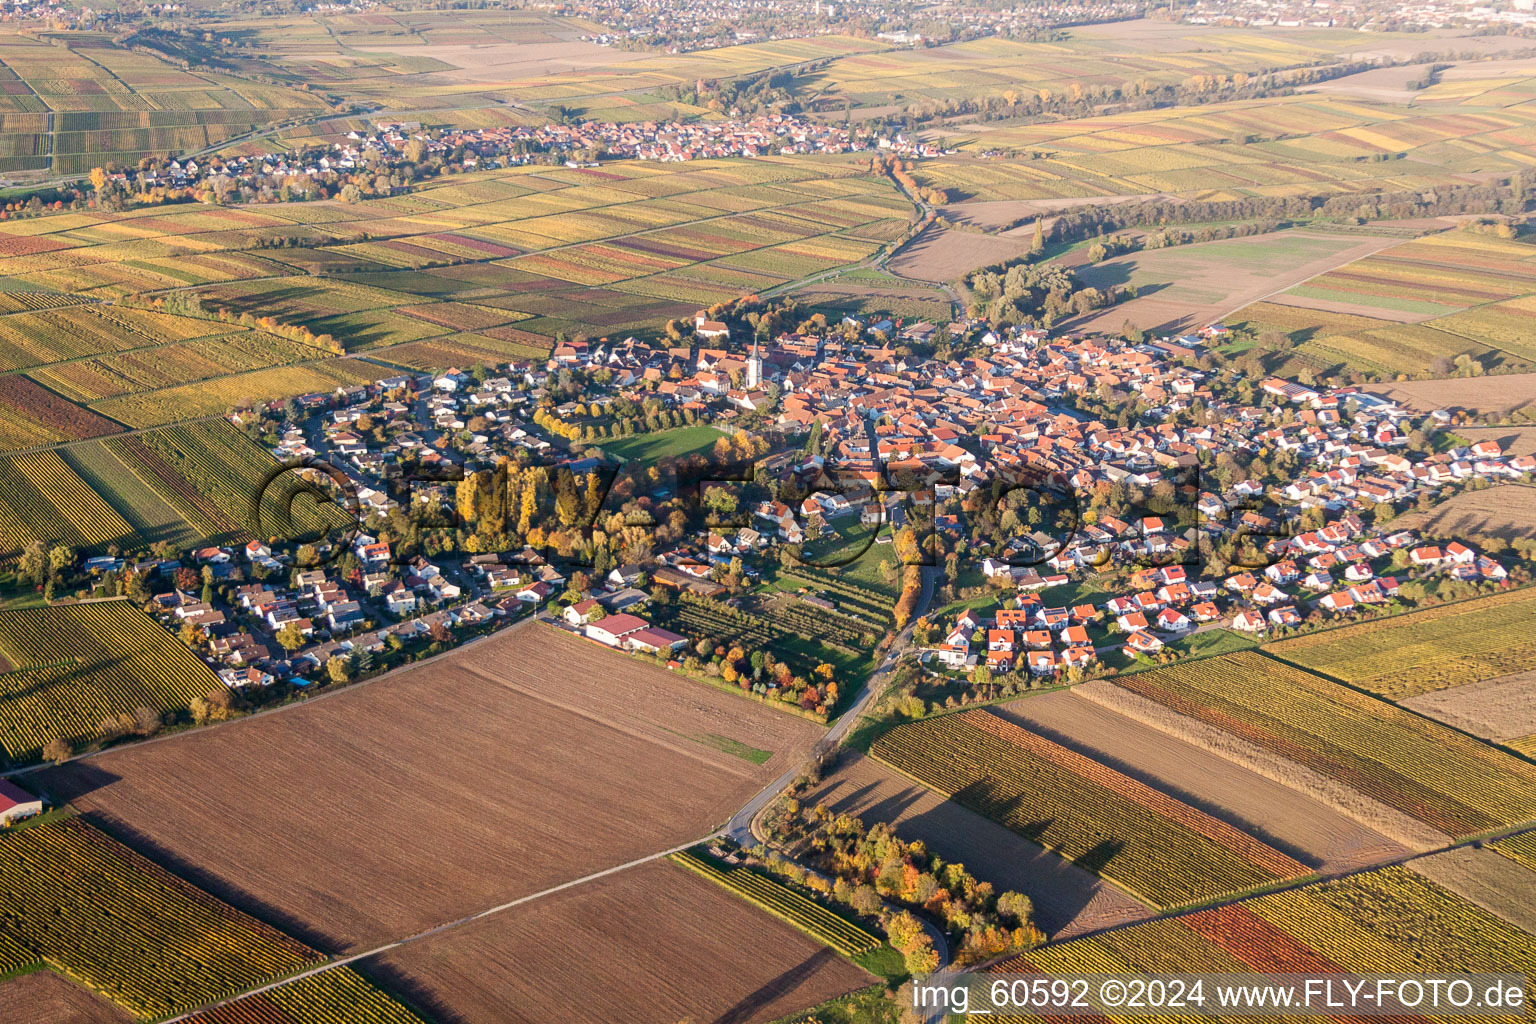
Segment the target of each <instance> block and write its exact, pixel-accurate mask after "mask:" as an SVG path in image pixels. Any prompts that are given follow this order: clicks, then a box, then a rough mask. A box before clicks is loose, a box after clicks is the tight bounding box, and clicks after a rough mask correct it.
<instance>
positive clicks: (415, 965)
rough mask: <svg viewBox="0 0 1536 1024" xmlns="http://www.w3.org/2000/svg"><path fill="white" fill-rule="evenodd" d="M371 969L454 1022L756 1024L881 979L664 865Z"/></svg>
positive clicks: (385, 959) (405, 951)
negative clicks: (688, 1023) (710, 1023)
mask: <svg viewBox="0 0 1536 1024" xmlns="http://www.w3.org/2000/svg"><path fill="white" fill-rule="evenodd" d="M364 971H365V973H367V974H369V975H370V976H371V977H373V978H374V980H375V981H377V982H379V983H381V984H383V985H385V986H386V987H388V988H389V989H390V990H391V991H395V992H401V993H407V994H409V996H410V998H411V999H412V1000H413V1001H414V1002H416V1003H417V1005H419V1006H421V1007H422V1008H423V1009H424V1010H426V1011H427V1012H428V1013H429V1014H431V1015H432V1016H433V1017H434V1018H435V1019H437V1020H440V1021H445V1022H446V1021H453V1022H454V1024H547V1022H549V1021H562V1022H566V1024H614V1022H617V1021H623V1022H624V1024H675V1022H677V1021H696V1022H705V1021H713V1022H718V1024H755V1022H759V1021H770V1020H776V1019H778V1018H779V1017H783V1016H785V1015H786V1014H789V1013H793V1012H795V1011H796V1010H800V1009H803V1008H805V1007H807V1006H810V1005H813V1004H815V1003H819V1002H823V1001H825V1000H827V999H831V998H833V997H834V996H839V995H842V994H843V993H846V992H850V991H852V990H854V989H857V988H862V987H864V986H865V985H869V984H873V983H874V979H873V978H872V977H870V976H869V975H867V974H865V973H864V972H863V971H862V970H860V969H859V968H858V967H855V966H854V965H853V964H851V963H849V962H848V961H847V960H844V959H842V958H841V957H839V956H838V955H837V954H835V953H833V952H832V951H831V950H830V949H827V948H826V947H825V946H823V945H821V944H820V943H818V942H815V941H814V940H812V939H810V938H808V937H806V936H805V935H803V934H801V933H800V932H798V931H796V930H795V929H793V928H791V927H790V926H788V925H786V924H782V923H780V922H779V921H778V920H777V919H775V918H772V917H769V916H768V915H766V914H764V913H762V912H761V911H759V910H757V909H756V908H755V907H753V906H751V905H750V904H748V903H747V902H745V901H744V900H740V899H737V898H736V897H734V896H732V895H731V894H730V893H728V892H726V891H725V890H724V889H722V888H720V887H719V886H717V885H714V884H713V883H711V882H708V881H706V880H704V879H702V878H699V877H697V876H695V875H692V874H690V873H688V872H687V871H685V870H683V869H681V868H678V867H676V866H674V865H672V864H668V863H666V862H664V861H658V862H654V863H651V864H646V865H643V866H641V867H637V868H634V869H631V870H629V871H625V872H622V873H620V874H616V875H611V876H609V877H607V878H603V879H600V880H598V881H595V882H592V883H589V884H587V885H583V886H580V887H578V888H575V889H569V890H567V891H565V892H562V893H557V894H555V895H553V896H549V897H546V898H545V899H541V900H538V901H536V902H534V903H530V904H528V905H527V906H525V907H518V908H516V909H514V910H510V911H508V912H506V913H504V914H498V915H496V916H495V917H490V918H486V919H485V920H483V921H477V922H475V923H474V924H470V925H466V926H464V927H463V928H458V929H455V930H453V931H450V932H445V933H443V934H442V935H438V936H434V937H432V938H429V939H425V940H423V941H421V942H418V943H412V944H411V945H409V946H405V947H402V948H401V949H398V950H392V951H390V952H389V953H386V954H384V955H383V956H382V957H380V958H379V959H378V960H369V961H367V963H366V964H365V965H364Z"/></svg>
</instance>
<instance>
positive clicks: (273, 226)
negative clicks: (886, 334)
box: [0, 157, 913, 448]
mask: <svg viewBox="0 0 1536 1024" xmlns="http://www.w3.org/2000/svg"><path fill="white" fill-rule="evenodd" d="M912 214H913V207H912V205H911V203H909V202H908V201H907V200H905V199H904V198H902V197H901V196H900V195H899V194H898V193H897V192H896V190H895V189H894V187H893V186H892V185H891V184H890V183H889V182H888V181H887V180H885V179H883V178H875V177H870V176H868V174H867V170H865V169H863V168H861V167H859V166H858V165H856V164H855V163H854V162H853V161H851V160H848V159H839V158H779V157H771V158H764V159H758V160H752V161H746V160H720V161H710V162H708V163H707V164H706V163H700V164H697V165H678V164H654V163H639V162H633V163H624V164H610V165H607V166H606V167H605V169H604V170H602V171H595V170H589V169H572V168H552V167H537V166H531V167H518V168H511V169H508V170H505V171H498V172H486V173H482V174H477V175H460V176H455V177H452V178H444V179H441V180H439V181H434V182H430V183H428V184H426V185H425V186H424V187H422V188H421V189H420V190H418V191H417V192H415V193H413V194H411V195H409V196H401V197H394V198H384V199H375V200H369V201H365V202H360V203H355V204H350V205H349V204H345V203H339V202H320V203H301V204H274V205H270V206H262V207H248V208H234V207H215V208H207V207H192V206H184V207H174V208H166V207H161V208H150V209H143V210H134V211H130V212H128V213H123V214H97V213H70V214H66V215H59V216H55V217H52V218H48V219H46V220H38V221H31V222H26V223H25V225H24V226H23V225H21V224H18V225H16V226H14V227H13V226H11V225H4V224H0V285H3V290H0V294H6V295H11V296H18V297H23V298H18V299H16V300H14V301H16V302H18V303H23V305H22V308H21V311H20V312H19V313H17V314H16V315H11V316H6V317H0V369H12V370H18V371H23V372H24V373H25V375H26V376H25V377H15V376H12V377H0V448H3V447H26V446H29V445H32V444H41V443H48V442H52V441H58V440H63V439H66V438H77V437H90V436H96V435H99V434H105V433H109V432H113V431H115V430H118V429H120V428H119V427H118V426H117V424H122V425H125V426H129V427H147V426H155V425H159V424H162V423H168V422H173V421H176V420H181V419H188V418H194V417H197V416H204V415H211V414H217V413H222V412H227V411H228V410H229V409H230V408H232V407H235V406H238V405H241V404H244V403H249V402H259V401H267V400H272V399H280V398H284V397H287V396H290V395H294V394H300V393H305V392H311V391H328V390H331V389H332V388H334V387H336V386H337V385H338V384H351V383H356V382H359V381H361V380H369V379H374V378H377V377H379V376H382V375H384V372H385V371H382V370H380V369H379V368H378V366H377V365H375V364H373V363H368V364H359V363H352V362H348V361H347V360H346V359H344V358H337V353H356V352H364V351H366V352H367V353H368V355H369V357H370V359H376V360H378V361H380V362H383V363H385V364H392V365H396V366H402V367H408V368H412V369H437V368H442V367H445V366H449V365H475V364H478V363H493V362H505V361H507V360H509V359H515V358H539V357H541V356H543V355H545V354H547V353H548V352H549V350H550V348H551V346H552V345H553V343H554V340H555V337H556V335H561V334H563V335H565V336H568V337H576V336H582V335H584V336H588V337H604V336H611V335H618V336H622V335H624V334H632V333H633V334H651V335H656V334H659V332H660V329H661V328H662V326H663V325H664V324H665V323H666V321H667V320H668V319H670V318H674V317H688V316H691V315H692V314H693V312H694V311H695V310H697V309H699V308H701V307H706V306H709V305H712V304H714V303H717V302H721V301H727V300H731V299H735V298H738V297H740V296H742V295H746V294H753V293H756V292H760V291H763V290H765V289H768V288H773V287H776V286H779V285H783V284H786V283H789V282H791V281H793V280H794V279H796V278H799V277H803V276H807V275H810V274H815V273H820V272H822V271H826V270H832V269H836V268H838V267H842V266H846V265H848V264H853V263H858V262H860V261H862V260H865V259H867V258H869V257H870V256H872V255H874V254H875V253H876V252H877V251H878V250H879V249H880V248H881V246H882V245H883V244H885V243H884V242H883V241H882V239H883V238H884V237H888V235H889V232H888V231H886V230H884V229H883V228H882V229H880V230H876V231H875V232H874V234H873V235H871V234H869V233H867V232H865V230H864V229H866V228H867V227H869V226H871V225H890V224H893V223H900V224H905V223H906V222H907V220H908V219H909V218H910V217H911V216H912ZM40 228H41V229H43V230H39V229H40ZM272 243H280V244H278V245H276V246H273V245H272ZM262 246H266V247H264V248H263V247H262ZM168 289H186V290H191V291H192V292H194V293H195V294H196V296H197V298H198V300H199V302H200V304H201V308H202V309H204V310H207V311H208V314H205V315H200V316H186V315H176V314H173V313H171V312H169V311H167V310H162V309H160V308H157V305H159V304H157V301H156V300H157V297H158V296H157V295H156V293H157V292H163V291H165V290H168ZM27 296H36V297H37V298H36V299H32V300H28V299H26V298H24V297H27ZM53 296H58V299H57V300H54V299H53V298H51V297H53ZM129 296H132V297H134V302H135V304H134V305H132V306H130V305H125V304H123V303H122V302H121V301H120V300H122V299H124V298H125V297H129ZM45 297H47V298H45ZM114 301H115V302H116V304H115V305H106V304H105V303H107V302H114ZM214 313H221V314H223V315H222V316H219V317H215V316H212V315H211V314H214ZM295 331H298V332H299V333H297V334H295V333H294V332H295ZM304 332H308V333H304ZM7 389H10V390H12V391H17V392H18V393H20V392H22V391H25V392H26V394H28V395H33V396H38V397H41V398H43V399H44V400H45V401H46V402H47V403H49V404H50V405H51V406H53V407H56V408H57V409H58V412H57V413H56V414H50V415H49V416H46V417H41V418H39V420H40V421H39V422H36V423H30V422H27V421H26V420H25V419H23V418H22V417H19V416H17V417H15V418H12V417H9V416H8V415H7V410H6V405H7V398H8V397H9V396H8V395H7ZM16 404H20V405H24V404H26V403H25V402H24V401H23V400H22V399H20V398H18V400H17V403H16ZM81 405H84V406H88V407H89V409H88V410H87V409H81V408H79V407H80V406H81Z"/></svg>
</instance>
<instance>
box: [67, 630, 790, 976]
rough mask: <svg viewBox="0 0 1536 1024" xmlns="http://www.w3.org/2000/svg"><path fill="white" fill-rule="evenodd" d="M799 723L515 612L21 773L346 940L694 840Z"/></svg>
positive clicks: (298, 930) (140, 844) (137, 841)
mask: <svg viewBox="0 0 1536 1024" xmlns="http://www.w3.org/2000/svg"><path fill="white" fill-rule="evenodd" d="M817 732H818V730H817V728H816V727H815V726H814V725H813V724H811V723H809V722H806V721H802V720H800V719H796V718H792V717H789V716H786V715H781V714H778V713H776V712H773V711H770V710H768V709H767V708H763V707H760V706H758V705H756V704H753V703H751V702H749V701H746V700H743V699H741V698H737V697H733V696H731V695H730V694H726V693H720V692H717V691H714V690H712V689H710V688H708V687H704V686H702V685H700V684H697V683H691V682H689V681H687V680H684V679H681V678H679V677H676V676H673V675H672V674H670V673H667V672H665V671H663V670H661V669H657V668H655V667H654V666H651V665H647V664H645V663H643V662H639V661H635V660H632V659H629V658H626V657H624V656H622V655H619V654H616V653H613V652H609V651H605V650H603V649H601V648H598V647H596V646H595V645H592V644H589V643H587V642H586V641H583V640H579V639H577V638H575V637H572V636H570V635H569V634H566V633H563V632H560V631H557V630H555V629H553V628H551V627H548V626H543V625H529V626H524V627H518V628H516V629H514V630H513V631H511V632H509V633H506V634H503V635H502V636H500V637H498V638H496V639H494V640H490V641H485V642H482V643H479V644H476V645H474V646H473V647H470V648H468V649H465V650H463V651H461V652H458V654H456V655H455V656H454V657H453V658H450V659H442V660H439V661H437V662H434V663H433V664H431V665H429V666H426V667H423V668H420V669H417V670H411V671H407V672H404V673H401V674H399V675H396V676H394V677H391V678H389V679H386V680H383V681H380V682H376V683H373V684H370V685H368V686H366V687H364V688H362V689H359V690H354V691H347V692H343V693H341V694H338V695H337V696H335V697H333V698H330V699H328V700H325V701H321V702H319V703H316V704H314V705H312V706H309V707H301V708H297V709H294V710H291V711H287V712H284V713H281V714H277V715H269V716H263V717H259V718H255V719H251V720H250V721H246V722H237V723H234V724H232V725H229V726H225V727H221V728H217V729H212V730H203V731H199V732H193V733H188V734H186V735H184V736H179V737H174V738H171V739H169V740H167V741H165V742H161V743H155V744H148V745H145V746H141V747H129V748H125V749H124V750H122V751H120V752H117V753H109V754H107V755H105V756H103V757H99V758H96V759H93V760H90V761H84V762H78V763H74V764H69V765H65V766H63V767H62V768H59V769H56V770H52V771H49V772H47V773H45V774H43V775H41V776H40V777H39V778H40V781H41V782H42V784H43V785H44V786H45V787H46V788H47V789H48V790H49V791H50V792H51V793H52V794H53V795H54V796H55V797H56V798H59V799H71V800H73V801H74V803H75V804H76V806H78V807H80V808H81V809H82V810H84V811H86V812H87V813H89V814H90V815H91V816H92V817H93V818H94V819H96V820H98V821H99V822H101V823H102V824H103V825H104V826H105V827H107V828H108V829H109V831H113V832H115V833H117V834H118V835H119V836H121V837H122V838H124V839H125V840H126V841H127V842H129V843H130V845H133V846H135V847H137V848H139V849H140V850H141V851H142V852H144V853H146V854H148V855H150V856H151V857H155V858H156V859H159V860H161V861H163V862H165V863H167V864H168V865H169V866H171V867H172V868H173V869H176V870H178V871H179V872H181V873H185V874H187V875H188V876H189V877H191V878H192V879H193V880H194V881H196V882H198V883H199V884H201V885H203V886H205V887H207V888H210V889H212V890H213V891H214V892H215V893H216V894H217V895H219V896H221V897H223V898H225V899H227V900H229V901H231V902H233V903H235V904H236V905H237V906H240V907H241V908H242V909H246V910H248V911H250V912H252V913H254V914H256V915H257V916H258V917H262V918H264V919H266V920H268V921H271V922H272V923H273V924H276V925H279V926H280V927H283V928H284V929H285V930H288V931H290V932H291V933H294V934H297V935H299V936H300V937H302V938H305V939H306V940H307V941H310V942H311V943H313V944H316V945H319V946H321V947H322V948H325V949H327V950H334V951H353V950H357V949H361V948H368V947H370V946H374V945H378V944H380V943H382V942H385V941H388V940H391V939H395V938H398V937H400V936H402V935H406V934H412V933H415V932H417V931H421V930H423V929H425V928H428V927H431V926H434V925H436V924H439V923H442V922H443V921H447V920H453V919H457V918H459V917H461V916H463V915H465V914H468V913H471V912H473V911H476V910H479V909H481V908H483V907H485V906H488V905H495V904H498V903H500V902H502V901H505V900H508V899H512V898H515V897H517V896H520V895H524V894H527V893H530V892H537V891H539V890H542V889H544V888H548V887H550V886H552V885H555V884H559V883H561V882H564V881H566V880H568V879H571V878H575V877H579V876H581V875H585V874H588V873H591V872H593V871H596V870H600V869H602V868H606V867H609V866H611V865H614V864H619V863H623V862H625V861H628V860H631V859H634V858H636V857H640V856H644V855H646V854H650V853H652V852H654V851H656V850H658V849H666V848H668V847H670V846H673V845H676V844H677V843H680V842H685V841H687V840H690V839H693V838H696V837H698V836H701V835H703V834H705V833H706V832H708V831H709V830H710V829H712V828H714V827H716V826H717V825H719V824H720V823H722V822H723V821H724V820H725V819H726V818H727V817H729V816H730V814H731V812H732V811H733V810H734V809H735V808H736V807H737V806H739V805H740V804H741V803H743V802H744V801H746V800H747V799H748V798H749V797H750V796H752V794H753V793H755V792H756V791H757V790H758V789H759V788H760V787H761V786H763V785H764V784H766V783H767V782H768V781H769V780H770V779H772V778H774V777H776V776H777V775H779V774H780V773H781V772H783V771H784V770H785V768H786V767H788V766H789V765H790V764H793V763H794V761H795V759H796V758H797V757H798V756H799V755H800V753H802V752H803V751H804V750H805V749H807V748H808V747H809V745H810V743H811V742H812V741H813V740H814V738H815V736H816V734H817ZM710 737H723V738H726V739H729V740H735V741H737V742H740V743H744V744H748V745H750V746H752V747H756V748H761V749H764V750H771V751H773V752H774V756H773V757H772V758H771V759H770V760H769V761H768V762H767V763H766V764H763V765H754V764H752V763H751V762H749V761H746V760H743V759H742V758H740V757H736V756H732V755H731V754H728V753H725V752H722V751H721V750H720V749H718V746H719V744H718V743H714V744H712V742H711V741H710Z"/></svg>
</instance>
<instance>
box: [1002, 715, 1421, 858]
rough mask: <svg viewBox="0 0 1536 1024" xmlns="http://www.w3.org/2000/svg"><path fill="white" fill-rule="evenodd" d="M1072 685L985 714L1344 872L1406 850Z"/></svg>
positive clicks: (1292, 853)
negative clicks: (1086, 695)
mask: <svg viewBox="0 0 1536 1024" xmlns="http://www.w3.org/2000/svg"><path fill="white" fill-rule="evenodd" d="M1074 692H1075V691H1074V690H1066V691H1061V692H1058V693H1047V694H1041V695H1039V696H1036V697H1030V698H1028V699H1026V700H1020V701H1014V702H1012V703H1010V704H1006V705H1001V706H998V707H995V708H993V713H994V714H997V715H1000V716H1001V717H1003V718H1005V719H1007V720H1009V721H1011V722H1014V723H1015V724H1018V725H1022V726H1024V727H1025V728H1027V729H1030V730H1031V731H1033V732H1036V733H1039V734H1040V735H1042V736H1044V737H1045V738H1046V739H1049V740H1053V741H1054V742H1056V743H1060V744H1062V745H1063V746H1066V747H1068V748H1069V749H1072V750H1076V751H1077V752H1078V753H1080V754H1084V755H1086V756H1088V757H1091V758H1093V759H1094V760H1096V761H1099V762H1101V763H1103V764H1107V765H1109V766H1110V767H1111V768H1114V769H1116V770H1117V771H1121V772H1124V773H1125V774H1127V775H1130V776H1131V777H1132V778H1135V779H1139V780H1140V781H1142V782H1145V783H1146V784H1147V785H1149V786H1151V787H1153V788H1154V789H1159V790H1162V791H1163V792H1165V793H1167V794H1169V795H1170V796H1173V797H1175V798H1176V799H1178V800H1182V801H1183V802H1185V803H1187V804H1190V805H1191V806H1194V807H1197V808H1199V809H1200V810H1202V811H1204V812H1205V813H1207V814H1210V815H1212V816H1214V817H1217V818H1220V819H1222V820H1223V821H1227V822H1230V823H1231V824H1233V825H1235V826H1237V827H1238V828H1240V829H1242V830H1243V831H1244V832H1247V833H1249V834H1250V835H1253V836H1255V837H1257V838H1259V839H1262V840H1263V841H1264V842H1266V843H1268V844H1269V845H1271V846H1273V847H1275V848H1276V849H1279V850H1282V851H1284V852H1285V853H1288V854H1290V855H1291V856H1293V857H1296V858H1297V859H1299V860H1301V861H1303V862H1304V863H1306V864H1309V865H1311V866H1313V867H1317V868H1320V869H1322V870H1325V871H1348V870H1354V869H1357V868H1361V867H1365V866H1367V865H1371V864H1379V863H1382V862H1384V861H1386V860H1390V859H1392V858H1393V857H1397V856H1401V855H1402V854H1404V853H1406V852H1407V850H1406V849H1405V848H1404V847H1403V846H1401V845H1399V844H1397V843H1394V842H1393V841H1391V840H1390V839H1388V838H1386V837H1385V836H1383V835H1381V834H1380V833H1378V832H1373V831H1371V830H1370V829H1368V828H1365V827H1364V826H1362V825H1360V824H1359V823H1358V822H1355V821H1353V820H1351V819H1350V818H1347V817H1345V816H1344V815H1342V814H1340V813H1339V812H1338V811H1335V810H1333V809H1332V808H1329V807H1326V806H1324V805H1323V804H1321V803H1319V802H1318V801H1316V800H1314V799H1312V798H1311V797H1309V796H1307V795H1305V794H1304V793H1300V792H1297V791H1296V790H1294V789H1291V788H1290V787H1288V786H1285V785H1282V784H1280V783H1278V782H1275V781H1273V780H1271V779H1267V778H1265V777H1264V776H1262V775H1260V774H1258V773H1257V772H1254V771H1252V770H1250V769H1248V768H1244V767H1242V766H1241V765H1238V764H1235V763H1234V762H1232V761H1228V760H1226V759H1225V758H1223V757H1221V756H1219V755H1217V754H1213V753H1211V752H1210V751H1208V750H1204V749H1202V748H1200V747H1197V746H1195V745H1194V744H1192V743H1189V742H1186V741H1185V740H1182V739H1179V738H1177V737H1175V736H1171V735H1169V734H1167V733H1165V732H1161V731H1159V730H1158V729H1155V728H1153V727H1152V726H1149V725H1146V724H1145V723H1142V722H1138V721H1135V720H1134V719H1131V718H1127V717H1126V716H1124V715H1121V714H1118V713H1116V712H1114V711H1111V710H1110V709H1109V708H1106V707H1104V706H1102V705H1099V704H1095V703H1093V702H1092V701H1087V700H1083V699H1082V698H1080V697H1076V696H1073V694H1074Z"/></svg>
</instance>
